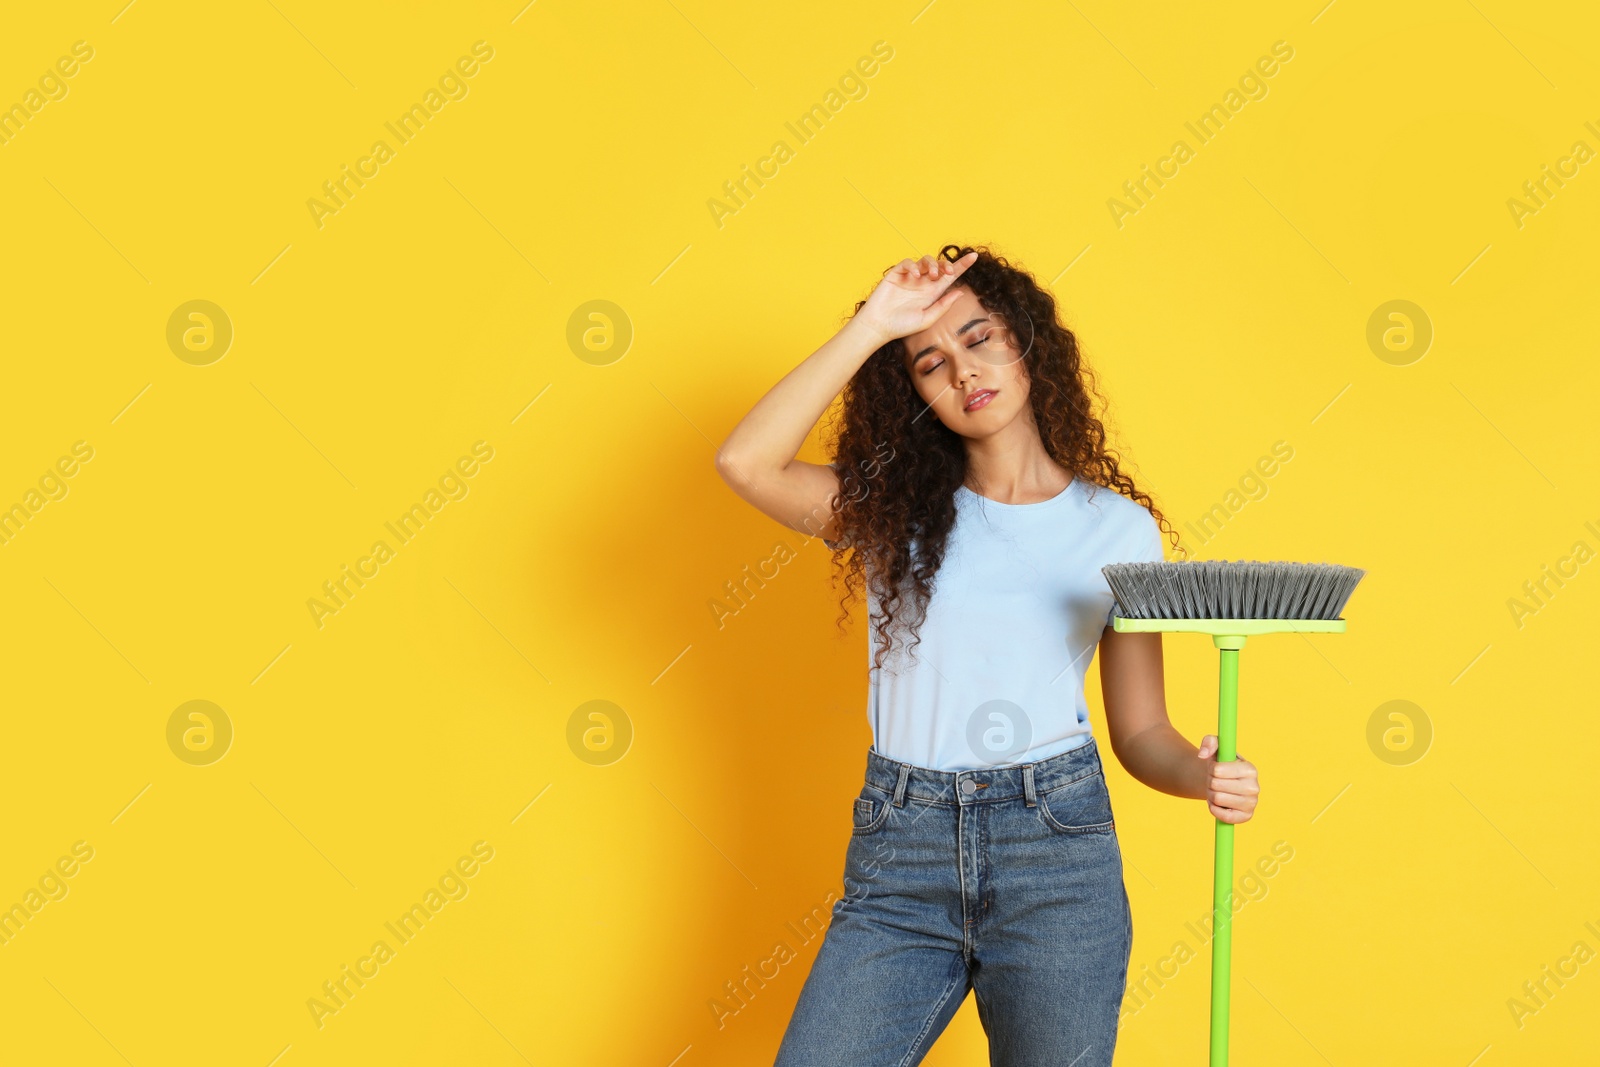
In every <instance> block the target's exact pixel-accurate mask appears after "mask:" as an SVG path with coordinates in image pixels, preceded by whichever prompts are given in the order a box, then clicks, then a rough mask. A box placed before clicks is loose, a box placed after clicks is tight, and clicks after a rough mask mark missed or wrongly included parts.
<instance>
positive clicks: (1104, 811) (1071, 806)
mask: <svg viewBox="0 0 1600 1067" xmlns="http://www.w3.org/2000/svg"><path fill="white" fill-rule="evenodd" d="M1039 820H1040V821H1041V822H1043V823H1044V824H1045V825H1046V826H1048V827H1049V828H1050V829H1051V830H1054V831H1055V832H1056V833H1060V834H1109V833H1111V832H1112V830H1113V828H1114V827H1115V821H1114V820H1113V818H1112V815H1111V794H1110V792H1109V791H1107V789H1106V776H1105V772H1104V771H1100V770H1096V771H1094V772H1093V773H1091V774H1087V775H1084V776H1083V777H1082V778H1078V779H1076V780H1074V781H1071V782H1068V783H1067V784H1066V785H1060V786H1057V787H1056V788H1054V789H1052V790H1050V791H1049V792H1048V793H1040V794H1039Z"/></svg>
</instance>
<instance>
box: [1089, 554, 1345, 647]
mask: <svg viewBox="0 0 1600 1067" xmlns="http://www.w3.org/2000/svg"><path fill="white" fill-rule="evenodd" d="M1100 572H1101V573H1102V574H1104V575H1105V579H1106V584H1107V585H1109V586H1110V587H1111V593H1112V595H1113V596H1115V597H1116V600H1117V604H1116V611H1115V613H1114V614H1115V618H1114V620H1113V628H1114V629H1115V630H1118V631H1123V630H1146V631H1148V630H1198V631H1201V632H1205V633H1231V634H1248V633H1271V632H1274V631H1297V632H1303V633H1318V632H1320V633H1334V632H1340V631H1343V630H1344V620H1343V619H1342V618H1340V615H1339V613H1340V612H1341V611H1343V610H1344V606H1345V603H1346V602H1347V601H1348V600H1349V599H1350V594H1351V593H1353V592H1355V588H1356V583H1357V582H1359V581H1361V579H1362V576H1364V575H1365V574H1366V573H1367V572H1366V571H1364V570H1362V569H1361V568H1359V567H1345V566H1342V565H1340V564H1337V563H1256V562H1244V561H1237V562H1230V561H1227V560H1200V561H1187V562H1180V563H1168V562H1159V563H1110V564H1107V565H1106V566H1104V567H1102V568H1100Z"/></svg>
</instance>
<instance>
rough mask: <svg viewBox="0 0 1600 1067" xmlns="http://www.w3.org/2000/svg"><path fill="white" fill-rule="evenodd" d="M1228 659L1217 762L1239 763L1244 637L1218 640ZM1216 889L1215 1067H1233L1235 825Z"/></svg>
mask: <svg viewBox="0 0 1600 1067" xmlns="http://www.w3.org/2000/svg"><path fill="white" fill-rule="evenodd" d="M1211 640H1212V643H1214V644H1215V645H1216V646H1217V648H1218V649H1220V653H1219V654H1220V655H1221V657H1222V664H1221V670H1220V671H1219V676H1220V679H1221V681H1220V683H1219V685H1218V691H1217V762H1218V763H1224V762H1227V761H1229V760H1232V759H1234V758H1235V756H1236V754H1237V750H1236V749H1235V747H1234V746H1235V742H1236V740H1237V733H1238V712H1239V650H1240V649H1241V648H1243V647H1244V637H1243V636H1228V635H1223V634H1217V635H1215V636H1213V637H1212V639H1211ZM1212 873H1213V880H1212V886H1211V914H1212V920H1211V921H1212V926H1213V933H1212V937H1211V1067H1228V964H1229V961H1230V958H1231V956H1232V953H1233V824H1232V823H1229V822H1223V821H1222V820H1221V819H1218V820H1217V851H1216V862H1215V863H1214V864H1213V870H1212Z"/></svg>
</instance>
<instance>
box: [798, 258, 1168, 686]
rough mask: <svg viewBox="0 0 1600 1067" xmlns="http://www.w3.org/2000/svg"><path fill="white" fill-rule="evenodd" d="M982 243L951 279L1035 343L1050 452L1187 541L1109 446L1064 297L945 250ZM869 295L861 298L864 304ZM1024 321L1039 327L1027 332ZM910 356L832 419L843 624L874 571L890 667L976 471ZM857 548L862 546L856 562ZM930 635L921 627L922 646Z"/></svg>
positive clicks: (881, 354) (1032, 360)
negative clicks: (1060, 301)
mask: <svg viewBox="0 0 1600 1067" xmlns="http://www.w3.org/2000/svg"><path fill="white" fill-rule="evenodd" d="M974 251H975V252H977V253H978V258H977V259H976V260H974V261H973V263H972V265H971V266H969V267H968V268H967V269H966V271H965V272H964V273H962V274H961V276H960V277H958V278H957V279H956V280H955V282H954V283H952V284H953V285H957V286H965V287H966V288H967V289H968V290H970V291H971V292H972V294H973V295H974V296H976V297H977V299H978V302H979V303H980V304H982V306H983V308H984V309H985V310H986V311H989V312H991V313H993V314H995V315H997V316H998V317H999V318H1000V319H1001V320H1002V321H1003V322H1004V324H1005V325H1006V326H1007V327H1009V328H1011V329H1012V330H1013V332H1014V333H1015V334H1017V335H1018V337H1019V341H1020V342H1021V343H1022V344H1023V345H1024V346H1025V356H1024V367H1025V370H1026V373H1027V375H1028V378H1029V398H1030V402H1031V404H1032V407H1033V416H1034V419H1035V421H1036V422H1037V424H1038V426H1039V431H1040V439H1041V442H1042V443H1043V445H1044V448H1045V451H1046V452H1047V453H1048V454H1049V455H1050V457H1051V458H1052V459H1054V460H1055V461H1056V462H1057V463H1059V464H1060V465H1061V466H1062V467H1064V468H1065V469H1067V470H1069V471H1071V472H1072V473H1073V475H1074V476H1076V477H1078V478H1080V479H1082V480H1084V481H1085V482H1089V483H1093V484H1094V485H1099V486H1105V487H1106V488H1109V489H1112V490H1113V491H1115V492H1118V493H1121V494H1122V495H1123V496H1126V497H1128V498H1129V499H1131V500H1134V501H1137V502H1138V503H1140V504H1142V505H1144V506H1145V507H1146V508H1148V509H1149V511H1150V513H1151V514H1152V516H1153V517H1154V518H1155V519H1156V521H1157V523H1158V524H1159V525H1160V526H1161V527H1162V528H1164V529H1165V530H1166V531H1167V533H1168V534H1169V535H1170V537H1171V539H1172V544H1173V546H1174V548H1177V547H1178V546H1179V539H1178V534H1177V531H1176V530H1174V529H1173V528H1172V524H1171V523H1170V522H1168V521H1167V519H1166V517H1165V516H1163V515H1162V514H1161V512H1160V511H1159V510H1158V509H1157V508H1156V506H1155V504H1154V502H1153V501H1152V500H1151V498H1150V495H1149V494H1148V493H1145V492H1142V491H1141V490H1139V489H1138V487H1137V486H1135V485H1134V482H1133V479H1132V478H1131V477H1129V476H1128V475H1127V474H1124V473H1123V472H1122V470H1121V469H1120V468H1119V467H1118V456H1117V453H1116V452H1115V451H1113V450H1111V449H1109V448H1107V447H1106V429H1105V426H1104V425H1103V423H1102V422H1101V420H1100V417H1098V416H1097V414H1096V412H1097V411H1098V412H1100V413H1102V414H1103V413H1104V411H1105V398H1104V397H1103V396H1101V395H1100V393H1099V391H1098V389H1097V388H1096V383H1095V378H1094V373H1093V371H1091V370H1090V369H1089V367H1088V365H1087V364H1085V363H1084V362H1083V359H1082V357H1081V355H1080V353H1079V351H1078V339H1077V338H1076V337H1075V336H1074V335H1073V332H1072V331H1071V330H1069V329H1068V328H1067V327H1065V326H1063V325H1062V324H1061V323H1060V322H1059V321H1058V320H1057V318H1056V301H1055V298H1054V297H1052V296H1051V295H1050V293H1049V292H1048V291H1047V290H1046V289H1045V288H1044V287H1043V286H1041V285H1039V284H1038V283H1037V282H1036V281H1035V280H1034V278H1033V275H1032V274H1030V273H1029V272H1028V271H1026V270H1025V269H1023V268H1022V267H1021V266H1018V265H1015V264H1012V263H1009V262H1007V261H1006V259H1005V258H1004V257H1003V256H1000V255H997V254H995V253H994V252H992V251H991V250H990V248H988V247H985V246H977V247H973V246H970V245H962V246H957V245H953V244H951V245H945V246H944V247H943V248H941V249H940V250H939V255H940V256H941V257H942V258H944V259H946V260H949V261H951V262H954V261H956V260H958V259H960V258H961V257H962V256H964V255H966V254H967V253H969V252H974ZM890 269H893V268H892V267H891V268H890ZM885 273H888V272H887V271H885ZM865 303H866V301H865V300H861V301H858V302H857V303H856V307H855V310H856V312H859V311H860V310H861V308H862V306H863V305H864V304H865ZM1018 324H1028V325H1027V326H1026V327H1024V328H1023V329H1022V330H1018V329H1017V326H1018ZM1030 334H1031V336H1030ZM905 355H906V347H905V339H904V338H895V339H894V340H892V341H890V342H889V343H888V344H885V345H883V346H882V347H880V348H878V349H877V350H876V351H874V352H873V353H872V355H871V356H869V357H868V358H867V360H866V362H865V363H864V364H862V366H861V369H860V370H858V371H857V372H856V373H855V374H854V375H853V376H852V377H851V379H850V381H849V382H848V383H846V385H845V387H844V390H843V392H842V394H841V396H842V401H843V402H842V405H841V406H840V408H839V412H840V414H839V416H838V418H837V419H835V420H832V421H831V422H830V424H829V429H830V431H833V433H834V438H835V441H834V445H833V448H832V452H833V463H834V464H835V465H836V466H837V467H838V469H839V472H840V482H841V484H840V495H839V508H838V519H839V530H840V537H839V541H838V542H836V544H837V547H835V549H834V559H835V561H836V562H839V563H840V564H841V569H840V570H836V571H835V581H836V582H837V579H838V577H839V575H840V574H843V576H844V579H845V589H846V591H845V595H844V598H843V600H842V601H841V612H840V616H839V625H840V627H841V629H842V628H843V625H844V622H845V621H846V620H847V619H848V618H849V604H850V601H851V599H852V597H853V596H857V595H859V594H860V592H861V589H862V588H863V585H864V583H865V580H866V578H865V576H866V575H867V574H868V573H870V574H871V575H872V577H873V582H874V586H873V588H874V592H875V593H876V595H877V597H878V600H879V609H880V612H881V617H880V618H879V619H878V621H877V626H878V635H879V639H880V647H879V649H878V654H877V657H876V658H875V660H874V662H873V666H874V667H881V666H882V665H883V663H882V661H883V658H884V656H885V655H886V654H887V653H888V651H889V647H890V644H891V641H892V639H893V638H892V634H891V627H892V626H893V625H894V621H895V618H896V616H897V614H902V613H903V608H904V605H905V601H906V600H907V598H908V597H909V599H910V601H911V607H912V614H913V616H914V617H915V622H913V623H912V624H911V625H912V627H913V628H917V627H920V626H921V623H922V621H923V619H924V617H925V615H926V610H927V605H928V600H929V598H930V596H931V595H932V589H933V578H934V575H935V574H937V573H938V570H939V566H940V564H941V563H942V562H943V560H944V553H945V547H946V541H947V540H948V537H949V534H950V530H951V527H952V526H953V525H954V524H955V517H956V505H955V492H956V490H957V489H958V488H960V486H961V484H962V483H963V482H964V481H965V479H966V475H967V453H966V448H965V445H964V444H963V441H964V439H963V438H962V437H961V435H959V434H957V433H955V432H954V431H953V430H951V429H950V428H949V427H947V426H945V425H944V423H942V422H940V421H939V419H938V418H936V417H932V416H930V415H928V409H927V405H926V404H925V403H924V402H923V400H922V398H921V397H920V396H918V395H917V391H916V389H915V387H914V386H913V385H912V382H911V379H910V376H909V375H908V374H907V372H906V369H905ZM1091 398H1092V401H1091ZM919 416H923V417H919ZM841 422H842V424H843V425H842V428H839V429H835V427H837V426H838V425H839V423H841ZM913 539H915V541H916V548H917V551H916V554H915V558H913V553H912V545H911V542H912V540H913ZM849 549H854V551H853V552H850V553H849V556H848V562H847V563H846V561H845V559H844V557H845V555H846V553H847V550H849ZM1184 554H1186V553H1184ZM902 618H903V614H902ZM920 640H921V636H920V634H919V635H917V638H916V641H915V642H913V644H912V645H911V648H912V649H915V646H916V643H917V642H920Z"/></svg>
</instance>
